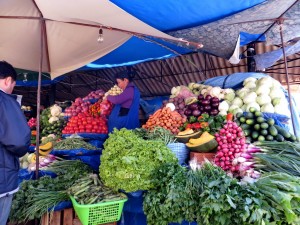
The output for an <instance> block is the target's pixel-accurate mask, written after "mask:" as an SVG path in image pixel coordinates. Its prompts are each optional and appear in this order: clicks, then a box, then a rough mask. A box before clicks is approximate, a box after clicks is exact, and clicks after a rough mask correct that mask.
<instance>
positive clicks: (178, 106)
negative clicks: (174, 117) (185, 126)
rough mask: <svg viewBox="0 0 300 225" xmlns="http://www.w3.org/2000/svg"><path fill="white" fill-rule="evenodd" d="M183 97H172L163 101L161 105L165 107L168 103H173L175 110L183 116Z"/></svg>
mask: <svg viewBox="0 0 300 225" xmlns="http://www.w3.org/2000/svg"><path fill="white" fill-rule="evenodd" d="M184 100H185V98H184V97H174V98H170V99H169V100H164V101H163V107H166V105H167V104H168V103H173V104H174V106H175V110H176V111H177V112H178V113H179V114H180V115H181V116H184V108H185V102H184Z"/></svg>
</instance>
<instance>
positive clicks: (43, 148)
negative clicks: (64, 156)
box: [39, 141, 53, 156]
mask: <svg viewBox="0 0 300 225" xmlns="http://www.w3.org/2000/svg"><path fill="white" fill-rule="evenodd" d="M52 149H53V143H52V142H51V141H49V142H47V143H46V144H44V145H40V146H39V154H40V155H42V156H46V155H48V154H49V153H50V152H51V151H52Z"/></svg>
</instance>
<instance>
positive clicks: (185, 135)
mask: <svg viewBox="0 0 300 225" xmlns="http://www.w3.org/2000/svg"><path fill="white" fill-rule="evenodd" d="M201 134H202V132H201V131H195V130H193V129H191V128H189V129H186V130H184V131H180V132H179V133H178V134H177V135H176V139H177V141H178V142H181V143H187V142H189V140H190V139H191V138H199V137H200V136H201Z"/></svg>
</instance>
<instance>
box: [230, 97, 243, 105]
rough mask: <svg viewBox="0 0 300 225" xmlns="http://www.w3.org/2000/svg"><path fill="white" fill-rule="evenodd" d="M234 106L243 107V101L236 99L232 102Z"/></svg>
mask: <svg viewBox="0 0 300 225" xmlns="http://www.w3.org/2000/svg"><path fill="white" fill-rule="evenodd" d="M231 104H232V105H237V106H238V107H242V105H243V100H242V99H240V98H239V97H235V98H234V99H233V101H232V102H231Z"/></svg>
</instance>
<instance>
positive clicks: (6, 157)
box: [0, 91, 31, 194]
mask: <svg viewBox="0 0 300 225" xmlns="http://www.w3.org/2000/svg"><path fill="white" fill-rule="evenodd" d="M30 135H31V133H30V128H29V126H28V125H27V121H26V119H25V116H24V114H23V112H22V110H21V107H20V105H19V104H18V102H17V101H16V100H15V99H14V97H12V96H11V95H8V94H6V93H4V92H2V91H0V194H4V193H7V192H10V191H13V190H15V189H16V188H17V187H18V172H19V168H20V165H19V157H22V156H23V155H25V154H26V152H27V150H28V147H29V145H30Z"/></svg>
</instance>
